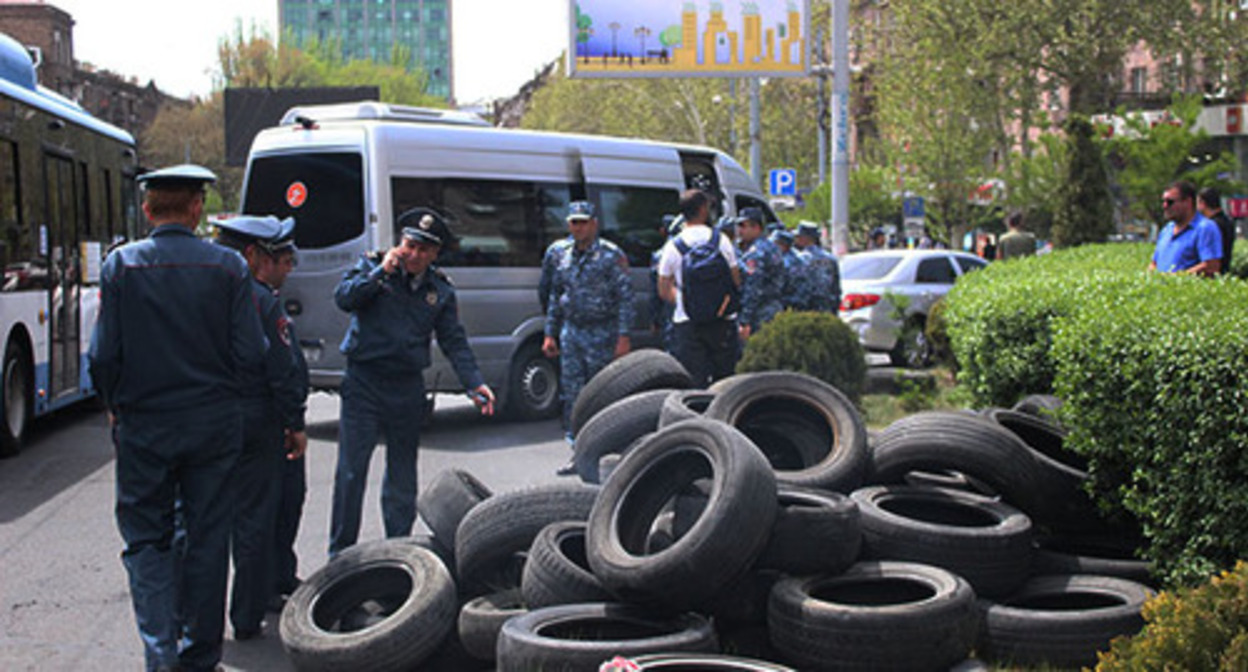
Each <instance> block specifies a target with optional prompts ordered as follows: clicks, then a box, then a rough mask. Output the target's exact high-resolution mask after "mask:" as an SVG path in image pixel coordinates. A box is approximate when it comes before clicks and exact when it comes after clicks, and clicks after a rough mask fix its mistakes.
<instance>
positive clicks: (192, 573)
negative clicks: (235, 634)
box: [90, 169, 265, 670]
mask: <svg viewBox="0 0 1248 672" xmlns="http://www.w3.org/2000/svg"><path fill="white" fill-rule="evenodd" d="M201 170H202V169H201ZM100 295H101V305H100V317H99V322H98V324H97V325H96V330H95V333H94V334H93V336H92V341H91V353H90V363H91V376H92V379H93V380H94V383H95V385H96V388H97V389H99V390H100V393H101V395H102V396H103V398H104V401H105V403H107V404H108V407H109V409H110V411H111V412H112V413H113V414H114V416H115V418H116V425H115V427H114V438H115V442H116V446H117V508H116V515H117V526H118V528H119V529H120V531H121V536H122V539H123V540H124V541H125V550H124V551H123V552H122V559H123V561H124V563H125V566H126V570H127V572H128V574H129V576H130V593H131V598H132V599H133V602H134V610H135V616H136V620H137V621H138V627H139V634H140V636H141V637H142V639H143V643H144V647H145V652H146V660H147V665H148V667H149V668H156V667H160V666H175V665H177V666H180V667H182V668H183V669H195V670H198V669H211V668H212V667H213V666H215V665H216V663H217V661H219V660H220V657H221V639H222V633H223V630H224V620H225V613H224V612H225V608H224V603H225V600H224V597H225V587H226V575H227V570H228V564H229V562H228V561H229V551H228V545H229V529H230V527H229V517H230V502H229V500H228V498H227V497H226V491H227V488H226V483H227V480H228V477H229V475H230V473H231V471H232V470H233V468H234V465H235V463H236V462H237V460H238V456H239V453H240V452H241V450H242V423H241V419H240V418H241V416H240V389H241V387H240V379H239V374H240V372H242V371H245V370H251V369H257V368H259V367H261V366H262V358H263V356H264V351H265V342H264V335H263V333H262V331H261V327H260V320H259V318H258V316H257V313H256V307H255V303H254V302H253V299H252V290H251V277H250V273H249V272H248V270H247V266H246V264H245V262H244V261H243V260H242V258H241V257H240V256H239V255H238V254H237V253H236V252H234V251H232V250H228V249H225V248H222V247H220V246H217V245H212V244H211V243H207V242H204V241H201V240H199V239H197V238H196V237H195V236H194V234H192V233H191V231H190V230H189V228H187V227H183V226H180V225H177V224H164V225H162V226H158V227H157V228H156V229H155V230H154V231H153V232H152V235H151V237H150V238H148V239H146V240H142V241H138V242H135V243H131V244H129V245H125V246H123V247H120V248H118V249H117V250H115V251H113V253H112V254H110V255H109V257H108V259H107V260H106V261H105V262H104V266H103V269H102V271H101V275H100ZM175 500H180V502H181V504H182V506H181V511H182V515H181V518H182V522H183V526H184V527H183V531H184V532H185V553H178V552H175V551H174V548H173V540H174V532H175V525H174V508H175Z"/></svg>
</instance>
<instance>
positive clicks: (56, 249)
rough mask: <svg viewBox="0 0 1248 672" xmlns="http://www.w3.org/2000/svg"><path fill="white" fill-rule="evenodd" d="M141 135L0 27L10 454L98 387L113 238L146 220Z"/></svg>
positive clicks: (1, 433)
mask: <svg viewBox="0 0 1248 672" xmlns="http://www.w3.org/2000/svg"><path fill="white" fill-rule="evenodd" d="M137 169H138V164H137V157H136V153H135V143H134V138H133V137H131V135H130V134H129V133H127V132H125V131H123V130H122V129H120V128H117V127H116V126H112V125H111V124H107V123H104V122H103V121H100V120H99V119H96V118H95V117H92V116H91V115H90V114H88V113H87V112H86V111H85V110H84V109H82V107H81V106H79V105H78V104H76V103H74V102H73V101H71V100H69V99H67V98H65V97H63V96H61V95H59V94H57V93H55V92H53V91H51V90H49V89H45V88H44V87H42V86H39V85H38V83H37V79H36V76H35V63H34V61H33V60H32V58H31V55H30V53H29V52H28V51H27V50H26V48H25V47H23V46H22V45H21V44H19V43H18V42H16V41H15V40H13V39H12V38H10V37H8V36H7V35H3V34H0V261H2V262H3V267H4V279H3V281H2V282H0V330H2V331H0V335H2V336H3V337H4V341H3V343H4V350H3V352H4V359H3V365H2V368H0V455H11V454H13V453H15V452H17V451H18V449H19V448H20V447H21V444H22V441H23V439H24V438H25V436H26V434H27V432H28V430H29V428H30V425H31V422H32V421H33V420H34V419H35V418H38V417H40V416H42V415H45V414H47V413H49V412H51V411H54V410H57V409H59V408H63V407H65V406H67V405H69V404H72V403H74V402H77V401H81V400H83V399H86V398H88V397H90V396H92V395H94V394H95V390H94V389H93V387H92V385H91V378H90V376H89V375H88V373H87V366H86V354H87V347H88V345H89V342H90V336H91V329H92V328H93V327H94V325H95V319H96V314H97V313H98V312H99V306H100V292H99V276H100V266H101V265H102V263H103V259H104V254H105V253H106V252H107V250H108V247H109V245H110V243H112V242H115V241H118V240H125V239H129V238H132V237H133V236H134V235H135V233H136V231H137V227H138V221H139V213H138V198H137V195H138V192H137V189H136V187H135V180H134V178H135V175H136V171H137Z"/></svg>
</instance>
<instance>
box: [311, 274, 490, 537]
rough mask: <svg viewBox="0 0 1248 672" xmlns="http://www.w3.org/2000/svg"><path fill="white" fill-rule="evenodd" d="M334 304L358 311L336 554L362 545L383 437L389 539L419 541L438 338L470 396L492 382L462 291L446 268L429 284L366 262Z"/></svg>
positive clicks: (350, 342) (343, 432)
mask: <svg viewBox="0 0 1248 672" xmlns="http://www.w3.org/2000/svg"><path fill="white" fill-rule="evenodd" d="M334 301H335V303H337V305H338V307H339V308H340V309H342V310H345V311H349V312H350V313H351V325H350V327H348V329H347V334H346V337H345V338H344V339H343V341H342V346H341V348H340V349H341V351H342V353H343V354H344V355H346V357H347V371H346V375H345V376H344V377H343V380H342V389H341V394H342V410H341V414H340V427H339V431H340V439H339V446H338V467H337V471H336V473H335V476H334V502H333V511H332V517H331V521H330V539H329V552H330V555H331V556H332V555H336V554H337V553H338V552H340V551H342V550H343V549H345V548H347V547H349V546H351V545H352V544H354V543H355V541H356V539H357V538H358V537H359V532H360V516H361V508H362V506H363V500H364V488H365V485H366V484H367V479H368V462H369V459H370V457H371V456H372V452H373V448H375V447H376V445H377V439H378V437H379V435H380V434H382V433H384V434H385V436H386V475H385V479H384V480H383V482H382V494H381V510H382V518H383V521H384V524H385V529H386V536H387V537H405V536H408V535H409V534H411V531H412V524H413V523H414V522H415V520H416V453H417V448H418V447H419V445H420V423H421V419H422V416H423V415H424V409H425V386H424V380H423V374H422V371H423V370H424V369H425V368H427V367H428V366H429V343H430V338H431V337H432V336H433V335H434V334H437V338H438V346H439V347H441V348H442V352H443V353H445V354H446V356H447V359H449V360H450V361H451V365H452V366H453V367H454V368H455V372H456V373H457V374H458V375H459V380H460V382H461V383H462V384H463V385H464V387H465V389H470V390H471V389H474V388H477V387H479V386H481V385H482V384H483V382H482V378H481V373H480V371H478V369H477V363H476V359H475V358H474V357H473V354H472V350H471V349H470V348H469V346H468V337H467V336H466V335H465V333H464V328H463V325H461V324H460V322H459V308H458V305H457V303H456V300H455V288H454V286H452V285H451V282H450V280H449V279H448V278H447V277H446V275H445V274H443V273H442V272H441V271H440V270H438V269H437V268H435V267H430V268H429V269H428V270H427V271H426V272H425V273H424V274H422V275H421V276H420V277H412V276H411V275H410V274H408V273H407V271H405V270H402V269H400V270H398V271H396V272H395V273H392V274H386V273H385V271H384V270H383V268H382V256H381V255H379V254H373V255H366V256H364V257H363V258H361V259H360V261H359V263H358V264H356V266H355V268H353V269H351V270H350V271H348V272H347V273H346V275H345V276H344V277H343V279H342V282H341V283H339V285H338V288H337V289H336V290H335V292H334Z"/></svg>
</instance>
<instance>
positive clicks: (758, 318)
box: [737, 208, 785, 341]
mask: <svg viewBox="0 0 1248 672" xmlns="http://www.w3.org/2000/svg"><path fill="white" fill-rule="evenodd" d="M737 245H738V246H739V247H740V249H741V256H740V257H738V263H739V264H740V265H741V312H740V313H739V314H738V315H737V324H738V327H737V330H738V332H739V333H740V334H741V340H743V341H744V340H746V339H748V338H749V337H750V335H751V334H754V333H756V332H758V330H759V329H760V328H761V327H762V326H763V325H764V324H767V323H768V322H770V321H771V319H772V318H773V317H775V316H776V313H779V312H780V311H781V310H783V309H784V281H785V269H784V259H783V257H781V255H780V248H778V247H776V244H775V243H773V242H771V241H770V240H768V239H767V236H765V235H763V211H762V210H760V209H759V208H745V209H744V210H742V211H741V216H740V217H739V218H738V219H737Z"/></svg>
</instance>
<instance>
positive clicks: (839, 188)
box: [830, 0, 849, 256]
mask: <svg viewBox="0 0 1248 672" xmlns="http://www.w3.org/2000/svg"><path fill="white" fill-rule="evenodd" d="M830 29H831V31H832V168H831V173H832V184H831V187H832V190H831V201H832V213H831V214H832V222H831V224H832V252H833V253H834V254H836V255H838V256H840V255H843V254H845V253H846V252H847V251H848V250H849V0H832V25H831V28H830Z"/></svg>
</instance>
